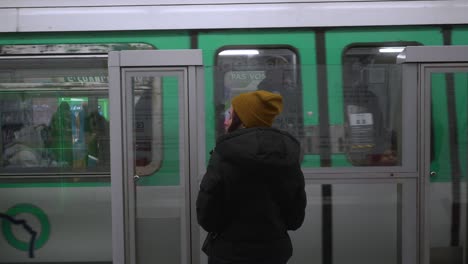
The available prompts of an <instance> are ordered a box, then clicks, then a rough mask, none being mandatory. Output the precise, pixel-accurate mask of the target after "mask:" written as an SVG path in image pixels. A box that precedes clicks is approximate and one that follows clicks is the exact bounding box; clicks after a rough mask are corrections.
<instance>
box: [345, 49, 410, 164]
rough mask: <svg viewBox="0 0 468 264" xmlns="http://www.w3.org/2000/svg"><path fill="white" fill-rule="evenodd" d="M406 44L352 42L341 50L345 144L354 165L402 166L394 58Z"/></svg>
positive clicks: (399, 93)
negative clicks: (352, 43) (361, 43)
mask: <svg viewBox="0 0 468 264" xmlns="http://www.w3.org/2000/svg"><path fill="white" fill-rule="evenodd" d="M406 45H408V43H397V44H392V45H381V44H378V45H374V46H364V45H355V46H351V47H349V48H348V49H346V50H345V51H344V53H343V97H344V98H343V100H344V109H343V111H344V116H345V127H344V131H345V133H344V145H345V153H346V156H347V159H348V160H349V161H350V162H351V164H352V165H354V166H399V165H401V160H402V157H401V135H402V108H401V107H402V106H401V101H402V97H401V96H402V90H401V87H402V86H401V68H400V66H399V65H397V64H396V58H397V55H398V54H399V52H401V51H402V50H403V48H404V46H406ZM412 45H414V44H413V43H412Z"/></svg>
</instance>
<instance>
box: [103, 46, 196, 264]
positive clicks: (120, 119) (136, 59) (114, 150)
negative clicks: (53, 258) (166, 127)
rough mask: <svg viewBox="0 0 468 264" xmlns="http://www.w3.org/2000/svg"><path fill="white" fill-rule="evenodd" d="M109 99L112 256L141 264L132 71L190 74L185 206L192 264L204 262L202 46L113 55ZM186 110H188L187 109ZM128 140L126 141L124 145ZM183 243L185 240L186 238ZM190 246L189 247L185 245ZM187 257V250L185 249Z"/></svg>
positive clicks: (186, 84) (186, 88) (116, 260)
mask: <svg viewBox="0 0 468 264" xmlns="http://www.w3.org/2000/svg"><path fill="white" fill-rule="evenodd" d="M108 69H109V101H110V105H109V107H110V112H111V113H112V114H111V115H110V140H111V192H112V196H111V197H112V260H113V263H118V264H121V263H122V264H123V263H128V264H136V254H135V253H136V251H135V250H136V249H135V242H136V241H135V239H134V235H135V225H134V220H135V210H132V208H134V207H135V204H134V203H135V192H134V191H133V190H132V188H134V184H133V175H129V172H131V171H133V169H129V168H128V164H127V163H128V161H129V160H130V158H132V157H133V149H132V147H131V146H130V145H129V144H130V142H128V140H127V139H128V138H131V137H133V131H132V129H128V128H131V127H132V122H129V120H128V118H129V117H131V116H130V115H129V113H131V112H132V110H131V109H129V108H130V107H128V105H127V103H126V102H127V101H128V99H127V97H128V96H129V94H128V91H127V90H128V89H129V88H128V87H126V73H128V72H135V71H138V72H142V71H145V72H148V73H151V72H153V73H157V72H161V71H167V70H171V71H179V72H182V74H183V75H185V76H184V80H183V81H184V84H183V85H184V87H183V94H180V96H183V99H182V102H181V106H180V110H181V111H183V127H181V130H182V131H183V133H184V135H183V138H184V139H185V140H184V142H183V143H182V144H184V143H186V144H185V146H184V149H185V152H184V153H181V155H184V157H185V158H184V160H185V161H186V162H185V164H183V165H182V166H184V168H185V171H186V172H187V173H188V175H185V176H182V177H184V178H185V179H186V184H185V193H186V198H185V204H186V205H187V206H186V208H185V210H186V215H187V216H188V217H189V221H187V226H186V230H187V237H188V239H187V241H185V243H186V245H185V248H186V249H187V252H186V258H185V260H182V261H183V262H186V263H199V262H200V260H199V258H200V256H199V254H197V253H196V252H199V248H200V245H199V244H200V243H199V241H200V238H199V236H200V234H199V228H198V224H197V221H196V211H195V201H194V200H193V199H194V197H196V195H197V193H198V181H197V179H198V178H199V175H201V174H202V170H203V169H204V157H205V139H204V135H205V131H204V128H205V114H204V81H203V78H204V70H203V59H202V52H201V50H131V51H112V52H110V53H109V61H108ZM181 113H182V112H181ZM118 142H122V144H118ZM182 242H183V241H182ZM183 248H184V247H183ZM182 256H184V253H182Z"/></svg>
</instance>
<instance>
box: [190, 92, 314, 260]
mask: <svg viewBox="0 0 468 264" xmlns="http://www.w3.org/2000/svg"><path fill="white" fill-rule="evenodd" d="M282 108H283V104H282V97H281V96H280V95H278V94H274V93H270V92H267V91H255V92H250V93H244V94H241V95H239V96H237V97H235V98H233V99H232V107H231V109H230V110H229V112H228V113H227V116H226V120H225V128H226V131H227V133H226V134H225V135H222V136H221V137H219V138H218V140H217V142H216V147H215V149H214V150H213V151H212V153H211V158H210V161H209V164H208V167H207V171H206V173H205V175H204V177H203V179H202V182H201V184H200V191H199V193H198V197H197V202H196V208H197V219H198V223H199V224H200V225H201V226H202V227H203V229H205V230H206V231H207V232H208V235H207V238H206V240H205V242H204V244H203V247H202V250H203V251H204V252H205V253H206V254H207V255H208V263H209V264H218V263H223V264H227V263H242V264H250V263H265V264H266V263H268V264H271V263H278V264H283V263H286V262H287V261H288V260H289V258H290V257H291V256H292V244H291V239H290V238H289V235H288V230H296V229H298V228H299V227H300V226H301V225H302V223H303V221H304V215H305V207H306V193H305V183H304V175H303V174H302V171H301V167H300V144H299V141H298V140H296V139H295V138H294V137H293V136H291V135H290V134H288V133H287V132H284V131H280V130H278V129H275V128H272V127H271V125H272V123H273V120H274V118H275V117H276V116H277V115H278V114H279V113H280V112H281V111H282Z"/></svg>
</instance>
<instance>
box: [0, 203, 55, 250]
mask: <svg viewBox="0 0 468 264" xmlns="http://www.w3.org/2000/svg"><path fill="white" fill-rule="evenodd" d="M21 213H26V214H32V215H34V216H35V217H36V218H37V219H38V220H39V223H40V224H41V230H40V232H38V233H39V237H38V238H37V239H36V242H35V243H34V249H39V248H41V247H42V246H44V244H45V243H46V242H47V240H49V235H50V222H49V218H47V215H46V214H45V213H44V211H42V210H41V208H39V207H37V206H35V205H32V204H17V205H15V206H13V207H11V208H10V209H8V211H7V212H6V214H7V215H9V216H11V217H14V216H16V215H18V214H21ZM11 224H12V223H10V222H9V221H7V220H3V221H2V230H3V234H4V235H5V238H6V240H7V241H8V244H10V245H11V246H12V247H14V248H16V249H19V250H23V251H28V250H29V242H24V241H21V240H19V239H17V238H16V237H15V234H13V230H12V228H11Z"/></svg>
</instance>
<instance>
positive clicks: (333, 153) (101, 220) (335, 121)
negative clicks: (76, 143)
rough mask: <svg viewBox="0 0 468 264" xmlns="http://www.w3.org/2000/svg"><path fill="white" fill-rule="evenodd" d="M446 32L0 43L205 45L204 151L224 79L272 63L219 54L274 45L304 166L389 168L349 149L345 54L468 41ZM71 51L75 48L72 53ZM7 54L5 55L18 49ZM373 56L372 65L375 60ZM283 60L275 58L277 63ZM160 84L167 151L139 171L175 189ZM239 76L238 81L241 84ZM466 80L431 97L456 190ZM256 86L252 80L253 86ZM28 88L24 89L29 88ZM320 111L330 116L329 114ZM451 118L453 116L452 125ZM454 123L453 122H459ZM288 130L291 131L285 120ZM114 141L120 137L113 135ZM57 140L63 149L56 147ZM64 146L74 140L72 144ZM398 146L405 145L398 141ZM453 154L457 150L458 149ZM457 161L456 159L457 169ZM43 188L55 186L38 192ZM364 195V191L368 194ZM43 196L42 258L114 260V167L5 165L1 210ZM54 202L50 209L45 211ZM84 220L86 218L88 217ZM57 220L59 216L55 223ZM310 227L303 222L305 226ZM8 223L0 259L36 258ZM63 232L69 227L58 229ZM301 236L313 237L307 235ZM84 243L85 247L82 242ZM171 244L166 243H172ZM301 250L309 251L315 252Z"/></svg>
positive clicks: (98, 36) (226, 32) (253, 32)
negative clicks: (49, 169) (47, 169)
mask: <svg viewBox="0 0 468 264" xmlns="http://www.w3.org/2000/svg"><path fill="white" fill-rule="evenodd" d="M444 32H445V33H444ZM446 32H447V29H446V28H445V27H442V26H385V27H383V26H382V27H346V28H321V29H315V28H292V29H223V30H221V29H220V30H191V31H188V30H180V31H174V30H170V31H152V30H147V31H119V32H91V33H90V32H86V33H85V32H57V33H53V32H44V33H1V34H0V51H2V50H1V47H6V46H9V47H11V46H16V45H17V46H18V47H21V46H22V45H51V46H53V45H63V44H68V45H74V44H77V45H80V44H84V45H90V44H92V45H107V44H113V45H115V44H122V45H124V46H125V45H127V44H130V43H138V44H145V45H146V47H147V48H148V49H161V50H166V49H201V50H202V52H203V61H204V69H205V98H204V99H205V110H206V114H205V120H206V127H205V129H206V135H205V141H206V150H211V149H213V147H214V145H215V142H216V137H217V136H219V135H220V133H222V131H220V130H219V122H220V121H219V120H220V119H221V118H222V114H223V111H224V110H225V109H226V108H227V107H228V102H229V100H228V99H229V95H233V93H235V92H232V93H231V94H229V93H228V92H226V91H227V90H226V89H227V88H225V86H226V85H227V84H226V82H233V83H234V81H233V80H232V79H226V78H228V77H226V76H234V75H229V74H230V73H232V72H233V71H236V72H244V73H248V72H254V73H261V72H266V71H268V69H269V68H268V65H248V64H246V65H243V66H239V68H235V69H234V68H233V69H227V70H226V69H224V68H223V65H222V63H223V61H222V59H223V58H222V57H221V56H220V53H221V52H222V51H224V50H242V49H258V50H262V51H264V52H265V54H267V55H265V56H268V54H270V53H271V54H274V53H275V52H276V51H275V50H281V52H284V53H285V54H288V56H289V57H288V58H289V59H288V61H287V63H286V64H287V65H286V66H284V65H282V66H281V67H280V68H279V69H282V70H283V71H291V72H292V73H290V74H291V75H290V76H292V77H293V79H294V85H293V86H294V87H293V88H292V89H295V90H294V91H293V92H291V96H295V97H294V99H291V100H290V101H288V102H290V103H291V104H295V106H296V110H291V111H292V112H291V113H293V114H294V116H296V117H298V116H299V117H300V118H295V119H294V120H293V121H292V122H293V125H292V126H291V127H293V128H290V129H291V131H290V132H291V133H293V134H294V135H295V136H297V137H299V138H300V140H301V143H302V145H303V160H302V166H303V168H319V167H325V168H337V167H354V166H364V167H365V166H388V165H389V164H388V163H378V162H377V163H372V162H363V158H362V156H361V157H358V158H355V157H354V156H352V155H351V154H350V151H349V149H348V147H347V145H346V144H348V143H349V142H350V141H349V138H346V137H347V136H349V134H348V132H349V131H347V129H349V120H347V117H346V114H345V113H346V112H345V108H346V102H345V99H344V90H345V88H344V87H345V86H349V84H347V83H346V81H347V80H348V79H346V77H345V76H344V71H345V70H346V69H345V67H346V65H345V64H346V63H345V62H344V60H345V59H347V57H346V56H347V54H348V53H347V52H349V51H350V50H352V49H353V48H354V49H356V48H372V47H393V46H398V47H400V46H401V47H404V46H407V45H439V46H442V45H468V27H467V26H463V25H460V26H456V25H455V26H453V27H451V28H450V29H448V32H449V34H447V33H446ZM447 36H448V37H447ZM116 49H118V48H116ZM17 51H18V52H20V51H21V49H17ZM70 54H73V53H72V51H71V53H70ZM279 54H281V53H279ZM3 55H4V56H5V57H7V56H11V55H12V54H11V53H9V54H3ZM14 55H15V56H31V57H30V59H31V58H32V59H33V57H34V55H38V54H34V55H31V54H21V53H18V54H14ZM39 55H40V54H39ZM42 55H44V54H42ZM46 55H47V54H46ZM85 55H86V54H85ZM50 56H51V57H52V56H53V55H50ZM271 56H276V55H271ZM291 58H293V59H291ZM32 59H31V60H32ZM12 60H13V59H12ZM239 60H240V61H242V58H241V57H240V58H239ZM104 61H105V59H104ZM292 61H294V65H292V66H291V62H292ZM229 63H231V62H229ZM239 63H241V62H239ZM366 63H368V64H367V66H369V65H371V64H372V63H373V62H366ZM382 64H383V63H382ZM389 64H391V65H390V66H391V67H395V68H397V69H398V67H399V66H395V65H396V63H395V62H393V63H389ZM394 64H395V65H394ZM384 65H388V64H384ZM276 66H277V65H273V68H275V67H276ZM0 67H1V68H0V74H1V73H2V71H3V72H7V71H8V69H9V66H8V65H5V64H3V65H2V61H0ZM242 67H244V70H242V69H243V68H242ZM102 71H103V72H106V71H107V69H105V68H104V69H102ZM262 74H263V73H262ZM384 74H388V73H384ZM223 78H224V79H223ZM239 78H242V77H239ZM434 78H435V79H433V82H435V83H438V84H439V85H438V87H446V86H448V82H447V80H446V78H447V77H446V76H445V75H440V76H435V77H434ZM1 80H2V78H0V85H1V83H2V82H1ZM253 80H254V79H253V78H252V79H251V80H247V81H246V80H244V82H246V85H249V84H250V82H252V81H253ZM249 81H250V82H249ZM161 82H162V87H163V88H162V91H161V100H162V101H163V104H162V106H161V107H162V108H161V115H162V122H161V127H160V129H161V135H162V138H161V146H162V148H161V150H160V151H161V153H162V154H161V155H160V160H159V161H158V162H157V164H158V166H157V167H156V168H155V169H154V171H153V172H151V173H148V175H145V176H142V177H141V181H140V182H139V185H141V186H153V187H170V186H178V185H179V184H180V181H179V178H178V173H179V171H178V159H179V155H180V153H179V150H178V149H176V148H173V144H176V143H174V141H177V136H175V135H174V134H177V133H175V131H177V130H178V124H177V122H176V120H174V119H173V118H172V116H173V115H177V111H178V108H177V106H178V103H177V94H174V86H175V83H174V81H173V80H172V79H170V78H165V79H163V80H161ZM235 84H236V85H237V83H235ZM467 86H468V78H467V75H466V74H456V75H455V76H454V77H453V87H452V88H451V89H453V94H449V92H448V89H437V90H434V93H433V95H432V107H433V112H432V123H433V127H432V129H433V139H432V141H431V142H432V144H433V146H434V147H433V152H434V153H433V154H431V155H432V156H431V157H432V158H431V170H434V171H437V176H435V177H432V178H431V182H432V183H434V184H439V185H444V186H446V188H449V186H450V184H452V182H453V178H454V177H458V180H459V182H461V183H463V184H464V181H465V179H466V173H467V167H466V159H467V151H468V150H467V137H466V135H467V133H466V132H467V120H468V116H467V115H468V109H467V107H466V102H467V100H468V98H467V97H468V91H467V89H466V87H467ZM241 88H242V87H241ZM255 88H256V87H253V88H252V87H250V88H248V89H255ZM246 89H247V88H246ZM246 91H247V90H246ZM23 92H24V91H23ZM11 93H15V90H13V89H8V90H7V89H2V88H0V101H2V100H3V101H5V98H9V97H8V96H9V95H8V94H11ZM27 93H28V92H24V94H27ZM100 93H101V94H102V96H101V97H99V98H100V99H99V105H100V107H102V108H103V110H102V111H101V115H102V116H103V117H104V118H105V119H107V120H108V118H109V116H110V115H112V114H113V113H112V112H110V111H109V110H108V109H107V105H108V101H107V100H106V95H107V96H108V91H106V90H105V89H103V90H102V91H100ZM323 95H326V97H323ZM450 96H451V98H452V99H454V101H452V105H450V104H448V103H447V102H448V101H449V97H450ZM2 98H3V99H2ZM55 98H56V99H57V101H56V104H57V105H58V104H60V102H70V100H71V99H70V98H81V99H83V100H84V101H86V100H88V99H87V98H88V97H87V95H79V94H73V95H70V94H67V93H66V92H64V93H61V92H60V91H58V92H57V94H56V96H55ZM453 103H454V104H453ZM450 107H453V108H454V110H453V109H452V110H450ZM297 109H299V110H297ZM2 111H5V109H2ZM451 111H452V112H451ZM453 112H454V113H456V117H454V118H453V119H450V118H449V113H453ZM0 114H1V113H0ZM323 116H325V117H327V118H326V119H324V118H323ZM285 120H286V119H285ZM449 120H452V121H451V122H452V123H450V121H449ZM285 122H288V121H285ZM454 122H455V123H456V126H454V125H453V123H454ZM46 125H49V124H46ZM280 125H281V124H280ZM321 127H327V129H325V130H323V129H322V130H321V129H320V128H321ZM282 128H283V129H288V127H287V126H283V127H282ZM327 131H328V133H327ZM449 134H453V135H456V142H457V145H456V146H455V147H456V148H457V149H456V152H453V151H452V152H451V147H450V144H451V143H450V142H449V139H448V137H447V135H449ZM388 138H389V137H388V135H387V139H388ZM386 143H389V142H386ZM111 144H113V143H112V142H111ZM376 144H377V143H376ZM53 148H54V149H56V148H60V147H56V146H55V147H53ZM64 148H70V146H68V147H67V146H66V147H64ZM400 148H401V146H400ZM1 149H2V150H3V151H4V150H5V146H2V148H1ZM395 151H396V152H398V146H397V147H396V150H395ZM207 152H209V151H207ZM380 154H382V153H380ZM454 154H455V155H456V157H454V156H453V155H454ZM61 155H65V154H61ZM206 158H207V159H208V158H209V156H208V155H207V157H206ZM454 159H458V160H459V162H458V163H454V161H453V160H454ZM86 164H87V163H86ZM454 164H455V165H456V166H458V167H457V168H454V167H453V166H455V165H454ZM395 165H398V161H396V163H391V164H390V166H395ZM107 168H108V167H107ZM2 170H3V172H2ZM454 175H455V176H454ZM444 188H445V187H444ZM317 190H318V189H317ZM317 190H316V189H312V193H309V194H308V198H309V199H310V198H312V204H313V205H314V201H316V200H313V199H314V197H315V195H317V196H319V195H320V194H315V193H314V191H317ZM44 193H48V194H47V195H44V196H41V194H44ZM80 193H81V194H83V195H87V197H82V198H83V200H80V199H82V198H80ZM36 195H37V196H36ZM363 195H364V196H365V194H363ZM38 197H42V198H38ZM28 199H29V200H28ZM47 199H50V200H47ZM80 202H82V203H83V205H81V206H78V207H76V208H74V206H75V204H76V203H80ZM41 203H42V204H49V205H48V206H46V207H45V208H44V206H38V207H40V209H37V210H36V211H35V212H36V214H35V215H36V216H37V215H41V216H43V217H42V218H41V219H43V221H44V222H43V224H42V230H43V231H42V233H41V234H39V235H38V237H39V242H38V243H36V248H35V250H36V259H35V261H38V262H49V261H50V262H52V261H59V260H62V261H71V262H111V260H112V255H111V244H112V242H111V239H112V238H111V237H112V236H111V229H110V226H111V224H110V223H111V214H110V212H111V198H110V172H109V170H106V169H104V170H93V169H87V168H84V167H83V166H82V167H80V168H79V169H76V170H75V169H70V168H67V167H65V168H61V169H60V170H58V171H54V172H53V173H51V174H50V175H49V174H47V173H45V174H44V173H42V172H41V170H40V169H36V170H33V171H32V172H29V171H22V170H21V168H20V169H18V170H9V169H8V168H3V169H2V168H0V213H1V212H5V213H10V214H11V215H13V216H15V215H17V216H21V213H23V214H25V213H28V212H29V213H31V210H33V211H34V208H36V207H35V206H36V205H37V204H41ZM318 203H320V201H318ZM25 205H26V206H25ZM24 208H26V209H24ZM31 208H32V209H31ZM73 208H74V209H73ZM50 209H53V210H52V211H48V210H50ZM76 209H78V211H77V210H76ZM22 210H23V211H22ZM79 210H82V211H79ZM64 214H65V215H67V214H69V215H70V217H73V218H74V219H76V221H75V222H73V223H65V222H63V221H65V220H64V219H68V218H67V217H62V216H61V215H64ZM45 215H47V217H46V216H45ZM44 219H45V220H44ZM83 219H86V221H84V220H83ZM55 221H61V222H60V223H56V222H55ZM336 221H337V222H334V223H333V225H340V223H341V221H343V220H336ZM441 221H445V220H441ZM45 223H47V224H45ZM315 224H317V223H315V222H314V223H308V222H306V225H314V226H312V227H309V229H310V230H315V231H316V230H319V229H320V225H318V226H315ZM45 226H48V228H45ZM57 226H60V227H57ZM309 229H307V228H306V230H309ZM11 230H12V226H11V225H10V224H7V223H6V220H3V222H2V231H3V232H1V233H0V234H1V235H0V252H5V255H3V254H4V253H1V255H3V256H4V257H2V256H0V263H12V262H19V263H21V262H27V261H28V260H29V258H28V255H27V250H28V247H27V245H28V243H27V240H25V238H24V235H22V236H21V237H20V236H19V235H18V232H19V231H15V232H16V233H15V232H11ZM44 230H47V231H44ZM59 230H60V231H64V230H67V232H70V233H64V232H58V231H59ZM74 232H77V233H74ZM304 232H305V231H304ZM449 233H450V232H449V231H447V232H445V233H443V234H442V235H443V236H447V237H448V236H450V234H449ZM304 236H306V235H305V234H304ZM371 237H372V235H371ZM372 239H377V238H370V240H372ZM88 240H92V241H97V242H95V243H91V244H92V245H93V247H91V246H86V244H82V243H85V242H86V241H88ZM441 240H443V241H445V240H446V238H445V237H444V238H441ZM313 241H314V242H313V243H311V246H310V247H312V249H311V248H309V246H308V245H304V244H300V245H296V246H297V247H298V248H299V250H298V251H299V252H303V251H304V252H305V251H307V250H311V252H320V244H321V240H320V237H317V238H316V239H315V238H314V239H313ZM298 243H299V242H298ZM301 243H302V242H301ZM349 243H352V242H349ZM77 244H80V245H83V246H81V247H80V248H79V250H77V249H76V245H77ZM91 244H90V245H91ZM96 244H99V245H100V247H99V248H95V247H94V245H96ZM163 248H164V247H163ZM57 250H58V251H61V252H62V253H61V254H54V253H53V252H54V251H57ZM164 250H169V248H166V249H164ZM301 250H302V251H301ZM299 254H303V255H304V256H309V255H308V253H299ZM317 254H320V253H317ZM176 260H177V258H175V259H174V261H176ZM310 261H311V260H307V259H304V260H301V259H299V257H298V258H294V259H293V262H294V263H306V262H310Z"/></svg>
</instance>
